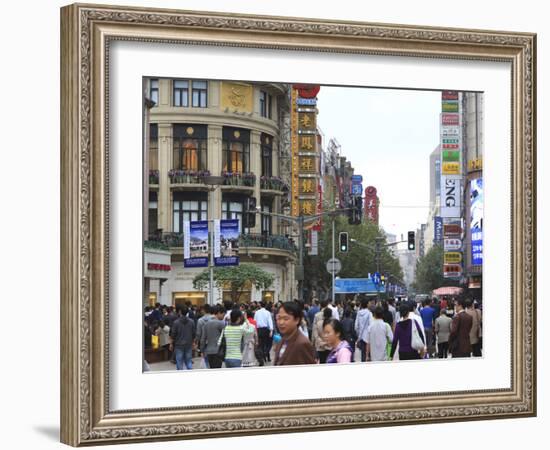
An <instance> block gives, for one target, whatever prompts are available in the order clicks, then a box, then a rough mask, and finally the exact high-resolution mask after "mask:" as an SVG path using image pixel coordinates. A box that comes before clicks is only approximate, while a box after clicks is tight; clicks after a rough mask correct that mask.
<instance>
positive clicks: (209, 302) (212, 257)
mask: <svg viewBox="0 0 550 450" xmlns="http://www.w3.org/2000/svg"><path fill="white" fill-rule="evenodd" d="M209 223H212V226H213V225H214V222H213V221H211V222H209ZM208 297H209V298H208V304H209V305H213V304H214V230H211V231H210V292H209V294H208Z"/></svg>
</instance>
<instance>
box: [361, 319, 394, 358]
mask: <svg viewBox="0 0 550 450" xmlns="http://www.w3.org/2000/svg"><path fill="white" fill-rule="evenodd" d="M392 340H393V333H392V331H391V328H390V326H389V325H388V324H387V323H386V322H384V321H383V320H382V319H374V321H373V322H372V323H371V324H370V325H369V330H368V332H367V344H370V359H371V361H386V360H387V353H386V345H387V344H388V343H389V342H391V341H392Z"/></svg>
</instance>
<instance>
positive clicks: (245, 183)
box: [222, 171, 256, 192]
mask: <svg viewBox="0 0 550 450" xmlns="http://www.w3.org/2000/svg"><path fill="white" fill-rule="evenodd" d="M222 178H223V182H222V189H223V190H224V191H235V192H242V191H245V192H251V191H253V190H254V186H255V185H256V175H255V174H253V173H252V172H226V171H223V172H222Z"/></svg>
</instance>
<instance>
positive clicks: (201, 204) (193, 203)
mask: <svg viewBox="0 0 550 450" xmlns="http://www.w3.org/2000/svg"><path fill="white" fill-rule="evenodd" d="M172 203H173V213H174V214H173V219H174V221H173V230H174V233H183V222H184V221H194V220H207V219H208V201H207V194H206V193H204V194H195V193H187V192H174V199H173V202H172Z"/></svg>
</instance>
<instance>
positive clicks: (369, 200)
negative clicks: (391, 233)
mask: <svg viewBox="0 0 550 450" xmlns="http://www.w3.org/2000/svg"><path fill="white" fill-rule="evenodd" d="M364 210H365V218H366V219H367V221H369V222H371V223H374V224H376V225H378V195H377V191H376V188H375V187H374V186H368V187H367V188H366V189H365V208H364Z"/></svg>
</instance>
